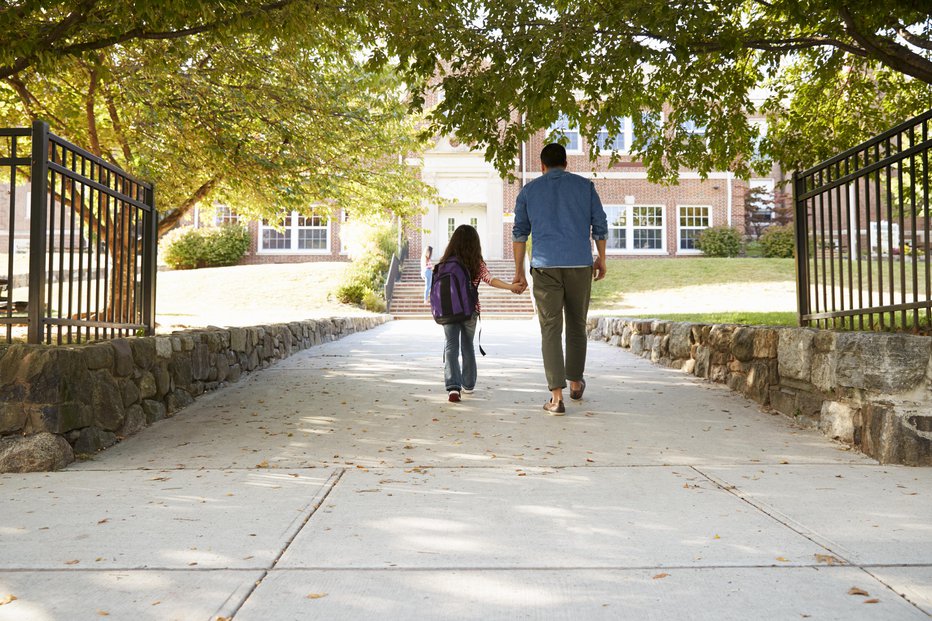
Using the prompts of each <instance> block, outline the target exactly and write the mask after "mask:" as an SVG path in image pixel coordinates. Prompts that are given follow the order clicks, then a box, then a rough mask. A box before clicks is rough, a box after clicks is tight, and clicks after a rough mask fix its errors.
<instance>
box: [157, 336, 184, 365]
mask: <svg viewBox="0 0 932 621" xmlns="http://www.w3.org/2000/svg"><path fill="white" fill-rule="evenodd" d="M152 342H153V344H154V345H155V357H156V358H157V359H161V360H168V359H169V358H171V357H172V352H173V351H174V349H173V348H172V339H170V338H169V337H167V336H156V337H154V338H153V339H152ZM178 351H181V344H180V343H179V346H178Z"/></svg>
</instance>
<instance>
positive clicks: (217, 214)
mask: <svg viewBox="0 0 932 621" xmlns="http://www.w3.org/2000/svg"><path fill="white" fill-rule="evenodd" d="M227 224H239V216H238V215H236V212H235V211H233V210H232V209H230V208H229V207H227V206H226V205H215V206H214V226H225V225H227Z"/></svg>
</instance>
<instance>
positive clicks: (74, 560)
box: [65, 559, 81, 565]
mask: <svg viewBox="0 0 932 621" xmlns="http://www.w3.org/2000/svg"><path fill="white" fill-rule="evenodd" d="M80 562H81V561H79V560H78V559H73V560H70V561H65V565H77V564H78V563H80Z"/></svg>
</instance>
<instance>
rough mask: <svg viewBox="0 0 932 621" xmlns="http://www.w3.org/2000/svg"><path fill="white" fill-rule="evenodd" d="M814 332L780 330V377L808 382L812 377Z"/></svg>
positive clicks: (796, 329) (778, 355)
mask: <svg viewBox="0 0 932 621" xmlns="http://www.w3.org/2000/svg"><path fill="white" fill-rule="evenodd" d="M814 336H815V331H814V330H808V329H805V328H788V329H784V330H780V336H779V340H778V343H777V359H778V360H779V369H780V377H781V378H783V377H788V378H790V379H796V380H801V381H804V382H808V381H809V379H810V377H811V376H812V351H813V346H812V339H813V338H814Z"/></svg>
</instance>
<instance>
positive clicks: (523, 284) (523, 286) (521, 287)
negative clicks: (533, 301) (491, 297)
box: [511, 272, 527, 293]
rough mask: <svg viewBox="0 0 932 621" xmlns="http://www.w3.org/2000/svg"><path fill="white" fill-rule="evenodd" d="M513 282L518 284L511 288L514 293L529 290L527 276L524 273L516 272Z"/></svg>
mask: <svg viewBox="0 0 932 621" xmlns="http://www.w3.org/2000/svg"><path fill="white" fill-rule="evenodd" d="M511 284H513V285H517V286H516V287H513V288H512V289H511V291H512V293H524V292H525V291H527V278H526V277H525V275H524V274H522V273H518V272H515V277H514V278H512V279H511Z"/></svg>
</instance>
